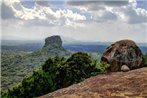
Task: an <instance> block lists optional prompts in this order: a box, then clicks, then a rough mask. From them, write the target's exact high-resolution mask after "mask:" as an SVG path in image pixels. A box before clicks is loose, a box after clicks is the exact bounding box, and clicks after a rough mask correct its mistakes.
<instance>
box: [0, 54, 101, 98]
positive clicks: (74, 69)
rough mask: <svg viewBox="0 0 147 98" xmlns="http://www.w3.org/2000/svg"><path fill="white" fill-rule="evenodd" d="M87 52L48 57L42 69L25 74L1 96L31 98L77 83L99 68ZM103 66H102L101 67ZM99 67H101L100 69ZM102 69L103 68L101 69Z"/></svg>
mask: <svg viewBox="0 0 147 98" xmlns="http://www.w3.org/2000/svg"><path fill="white" fill-rule="evenodd" d="M96 66H97V64H94V63H93V60H92V58H91V57H90V56H89V55H88V54H87V53H82V52H78V53H74V54H73V55H71V56H70V57H69V58H68V59H65V58H64V57H58V56H57V57H54V58H48V60H47V61H46V62H45V63H44V64H43V65H42V69H40V70H38V71H36V72H35V71H34V72H33V73H32V74H29V75H27V76H26V77H25V78H24V79H23V81H22V83H21V84H20V85H19V86H16V87H14V88H13V89H11V90H10V89H9V90H8V91H7V92H6V93H3V95H2V97H3V98H33V97H37V96H41V95H44V94H46V93H49V92H52V91H54V90H57V89H59V88H63V87H67V86H69V85H72V84H74V83H78V82H80V81H82V80H84V79H86V78H88V77H90V76H93V75H96V74H98V72H100V71H101V70H100V69H99V68H97V67H96ZM102 68H103V67H102ZM102 68H101V69H102ZM102 70H103V71H104V69H102Z"/></svg>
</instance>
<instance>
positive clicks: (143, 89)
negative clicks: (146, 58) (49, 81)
mask: <svg viewBox="0 0 147 98" xmlns="http://www.w3.org/2000/svg"><path fill="white" fill-rule="evenodd" d="M146 77H147V68H146V67H144V68H140V69H136V70H132V71H129V72H113V73H111V74H110V73H109V74H103V75H97V76H94V77H91V78H89V79H86V80H84V81H83V82H80V83H78V84H74V85H72V86H70V87H67V88H63V89H59V90H57V91H54V92H52V93H49V94H46V95H44V96H41V97H39V98H147V82H146V81H147V78H146Z"/></svg>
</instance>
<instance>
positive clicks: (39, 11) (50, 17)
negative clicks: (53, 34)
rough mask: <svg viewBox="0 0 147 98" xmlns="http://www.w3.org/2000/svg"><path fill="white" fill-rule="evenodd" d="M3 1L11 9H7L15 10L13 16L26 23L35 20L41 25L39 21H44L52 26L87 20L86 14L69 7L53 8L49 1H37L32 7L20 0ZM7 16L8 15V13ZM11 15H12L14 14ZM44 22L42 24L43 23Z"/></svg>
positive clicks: (35, 22)
mask: <svg viewBox="0 0 147 98" xmlns="http://www.w3.org/2000/svg"><path fill="white" fill-rule="evenodd" d="M26 2H29V1H26ZM3 3H4V4H5V5H6V7H9V9H7V8H6V10H11V12H13V16H15V17H16V18H18V19H22V20H25V21H24V22H26V23H32V22H34V24H38V25H39V23H41V21H42V23H45V24H48V25H47V26H50V25H66V23H67V21H68V20H70V21H74V22H76V21H81V20H86V17H85V16H84V15H80V14H78V13H76V12H73V11H72V10H69V9H58V10H53V9H52V8H50V7H49V6H47V5H48V4H47V1H45V2H44V1H36V3H35V6H34V7H33V8H32V9H30V8H26V7H24V6H23V5H22V4H21V3H20V1H19V0H16V1H15V0H14V1H13V2H11V1H10V2H9V1H8V0H6V1H4V2H3ZM46 4H47V5H46ZM6 16H8V14H7V13H6ZM10 16H11V17H12V15H10ZM42 23H41V24H40V25H42Z"/></svg>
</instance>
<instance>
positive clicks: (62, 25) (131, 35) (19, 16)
mask: <svg viewBox="0 0 147 98" xmlns="http://www.w3.org/2000/svg"><path fill="white" fill-rule="evenodd" d="M11 1H12V0H11ZM11 1H10V2H8V1H5V2H3V4H4V6H2V33H3V34H2V37H3V38H6V37H9V38H11V37H13V38H18V39H25V40H28V39H44V38H45V37H47V36H51V35H57V34H59V35H62V36H67V37H70V38H74V39H77V40H81V41H117V40H120V39H126V38H128V39H132V40H134V41H136V42H146V15H147V12H146V10H145V9H143V8H137V7H136V6H137V2H136V1H129V3H127V2H126V1H125V2H121V3H120V2H115V3H114V2H107V1H105V2H99V3H94V2H92V1H89V2H88V1H87V2H83V3H77V4H75V3H72V4H71V5H76V8H75V6H74V7H73V6H71V5H64V6H65V8H59V9H53V8H51V6H50V5H48V4H46V3H45V2H39V3H38V2H37V3H35V6H33V7H29V8H27V7H25V6H23V5H22V4H21V3H20V2H19V0H16V1H15V0H13V1H12V2H11ZM14 1H15V2H14ZM26 2H27V1H26ZM28 2H29V1H28ZM69 4H70V3H69ZM52 6H53V5H52ZM12 23H13V25H12ZM28 35H29V36H28Z"/></svg>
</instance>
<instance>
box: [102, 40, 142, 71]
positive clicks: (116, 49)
mask: <svg viewBox="0 0 147 98" xmlns="http://www.w3.org/2000/svg"><path fill="white" fill-rule="evenodd" d="M101 61H103V62H106V63H108V64H110V67H109V68H108V69H107V70H108V71H121V67H122V66H123V65H127V67H128V68H129V69H130V70H132V69H136V68H140V67H141V63H142V52H141V50H140V48H139V47H138V46H137V45H136V43H135V42H134V41H132V40H120V41H117V42H115V43H114V44H112V45H111V46H109V47H107V48H106V50H105V52H104V53H103V55H102V58H101Z"/></svg>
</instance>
